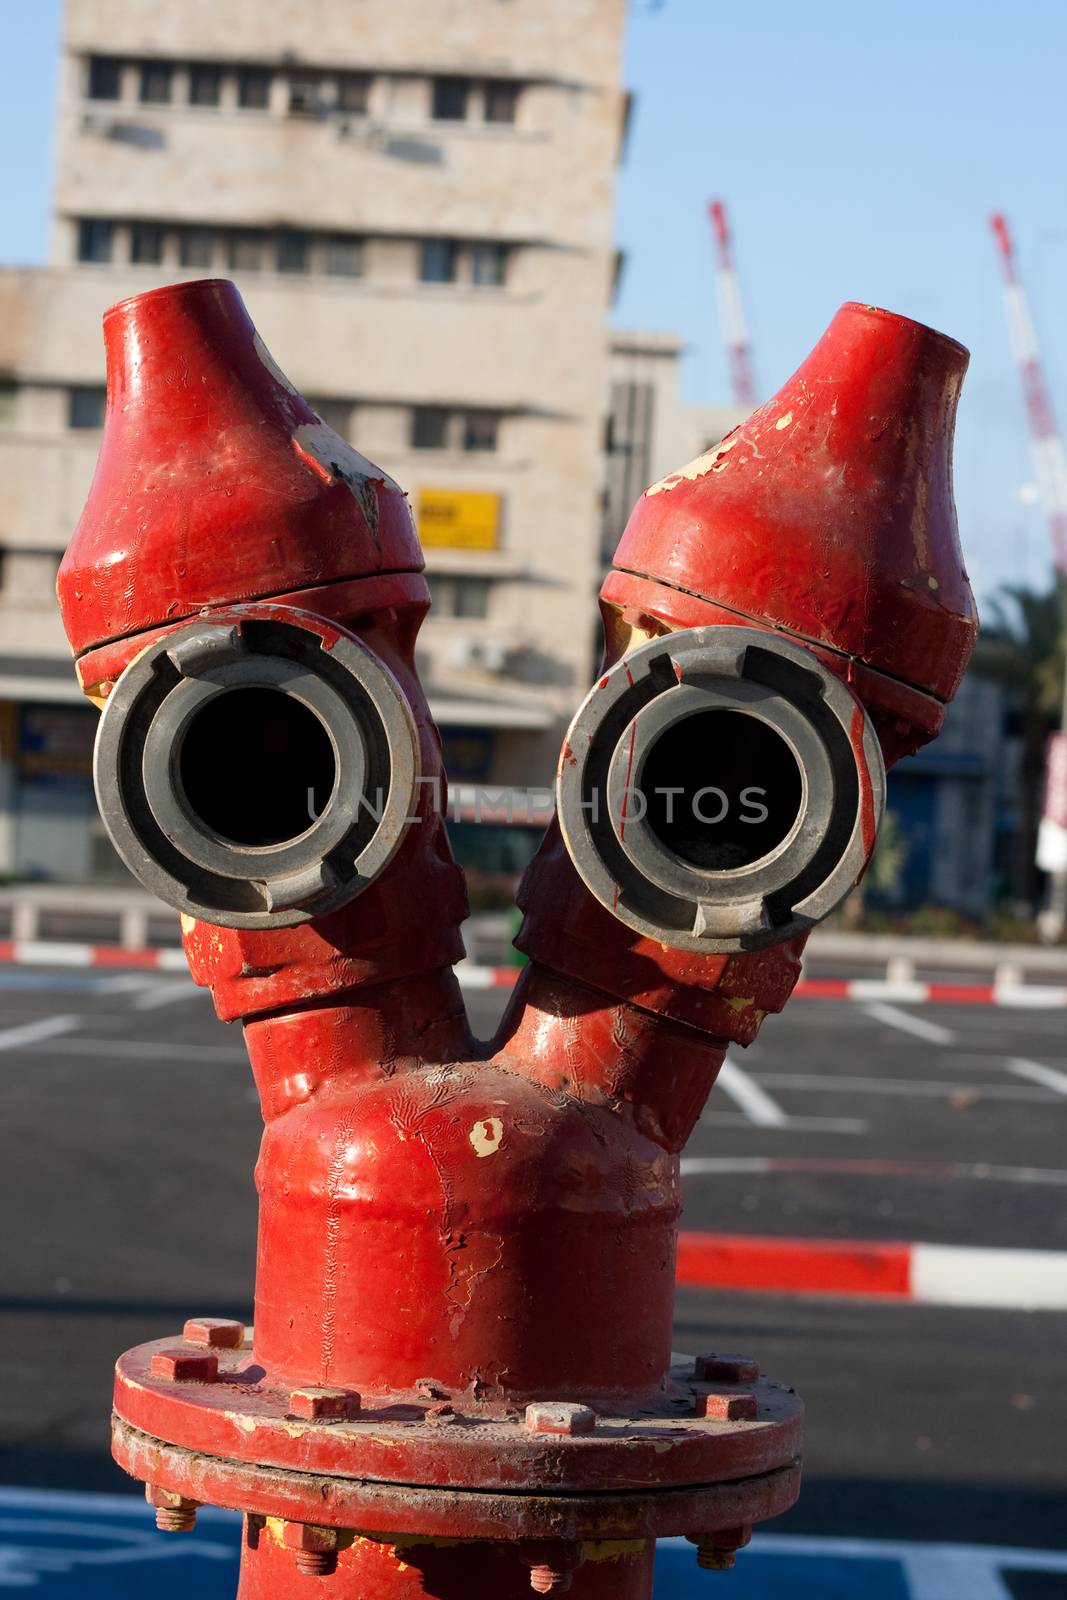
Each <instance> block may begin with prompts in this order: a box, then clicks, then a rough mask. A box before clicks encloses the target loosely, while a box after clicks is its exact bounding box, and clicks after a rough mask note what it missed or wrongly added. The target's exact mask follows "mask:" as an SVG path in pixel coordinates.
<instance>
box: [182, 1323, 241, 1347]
mask: <svg viewBox="0 0 1067 1600" xmlns="http://www.w3.org/2000/svg"><path fill="white" fill-rule="evenodd" d="M182 1338H183V1339H184V1340H185V1341H186V1343H187V1344H204V1345H208V1346H209V1347H211V1348H212V1349H215V1350H239V1349H240V1348H241V1346H242V1345H243V1344H244V1339H245V1325H244V1323H243V1322H234V1321H232V1320H231V1318H229V1317H191V1318H190V1320H189V1321H188V1322H187V1323H186V1324H185V1327H184V1328H183V1329H182Z"/></svg>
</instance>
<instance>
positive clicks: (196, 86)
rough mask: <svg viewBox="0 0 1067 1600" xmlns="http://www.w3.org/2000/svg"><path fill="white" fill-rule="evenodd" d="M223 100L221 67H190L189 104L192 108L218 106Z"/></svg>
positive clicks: (198, 65)
mask: <svg viewBox="0 0 1067 1600" xmlns="http://www.w3.org/2000/svg"><path fill="white" fill-rule="evenodd" d="M221 99H222V69H221V67H206V66H204V65H202V64H200V63H197V64H196V65H194V66H192V67H190V68H189V104H190V105H191V106H217V105H218V103H219V101H220V100H221Z"/></svg>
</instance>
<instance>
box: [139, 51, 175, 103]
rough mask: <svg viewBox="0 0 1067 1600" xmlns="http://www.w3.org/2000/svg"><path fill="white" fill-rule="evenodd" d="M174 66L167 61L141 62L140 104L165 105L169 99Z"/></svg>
mask: <svg viewBox="0 0 1067 1600" xmlns="http://www.w3.org/2000/svg"><path fill="white" fill-rule="evenodd" d="M173 77H174V68H173V67H172V66H171V64H170V62H169V61H145V62H142V64H141V104H142V105H146V106H165V105H167V104H168V103H169V101H170V92H171V85H172V81H173Z"/></svg>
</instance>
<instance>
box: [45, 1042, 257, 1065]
mask: <svg viewBox="0 0 1067 1600" xmlns="http://www.w3.org/2000/svg"><path fill="white" fill-rule="evenodd" d="M64 1049H65V1050H66V1051H67V1052H68V1053H69V1054H70V1055H79V1056H132V1057H133V1058H134V1060H137V1061H188V1062H190V1063H191V1062H194V1061H247V1060H248V1057H247V1055H246V1054H245V1052H244V1050H243V1049H241V1048H240V1047H239V1046H237V1047H235V1046H232V1045H224V1044H197V1043H196V1042H195V1040H190V1041H189V1042H188V1043H187V1044H183V1043H175V1044H164V1043H162V1042H161V1041H160V1040H158V1039H72V1040H71V1041H70V1043H69V1044H67V1045H65V1046H64Z"/></svg>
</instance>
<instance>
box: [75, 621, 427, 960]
mask: <svg viewBox="0 0 1067 1600" xmlns="http://www.w3.org/2000/svg"><path fill="white" fill-rule="evenodd" d="M93 775H94V781H95V785H96V797H97V802H98V804H99V807H100V813H101V816H102V817H103V820H104V825H105V827H106V828H107V831H108V834H109V836H110V838H111V841H112V843H113V844H114V846H115V849H116V850H117V851H118V853H119V855H120V856H121V857H122V859H123V861H124V862H125V863H126V865H127V866H128V867H129V869H130V871H131V872H132V873H133V874H134V876H135V877H136V878H138V879H139V880H140V882H141V883H143V884H144V886H145V888H147V889H150V890H151V891H152V892H153V894H157V895H159V897H160V898H161V899H162V900H166V901H168V902H169V904H170V905H172V906H175V907H176V908H177V909H178V910H179V911H183V912H185V913H186V914H187V915H189V916H192V917H196V918H199V919H201V920H202V921H205V922H211V923H215V924H217V925H219V926H221V927H228V928H288V927H293V926H295V925H296V924H297V923H301V922H306V921H307V920H308V919H309V918H310V917H313V916H322V915H324V914H325V913H326V912H329V911H334V910H336V909H337V908H338V907H340V906H342V905H345V904H346V903H347V902H348V901H350V900H352V899H354V898H355V896H356V895H358V894H360V893H361V892H362V890H364V889H365V888H366V887H367V886H368V884H370V883H371V882H372V881H373V880H374V879H375V878H376V877H377V876H378V875H379V873H381V872H382V870H383V869H384V868H385V866H386V865H387V864H388V862H389V861H390V860H391V859H392V856H393V854H394V853H395V851H396V849H397V847H398V846H399V844H400V841H401V839H402V838H403V836H404V833H405V831H406V828H407V826H408V824H409V822H410V821H411V820H412V816H413V812H414V807H415V804H416V797H417V793H418V777H419V761H418V734H417V730H416V727H415V721H414V718H413V716H412V713H411V708H410V707H409V705H408V702H407V699H406V697H405V695H404V693H403V691H402V690H401V688H400V686H399V684H398V683H397V682H396V679H395V678H394V677H393V675H392V674H391V673H390V672H389V671H388V669H387V668H386V667H385V666H384V665H383V664H382V663H381V662H380V661H379V660H378V658H377V657H376V656H374V655H372V654H371V653H370V651H369V650H367V649H365V647H364V646H363V645H362V644H361V643H360V642H359V640H358V639H357V638H356V637H355V636H354V635H353V634H351V633H349V632H348V631H347V630H346V629H344V628H340V627H339V626H338V625H337V624H335V623H332V622H331V623H328V624H327V623H325V622H323V621H322V619H320V618H317V617H314V616H311V615H310V614H306V613H302V612H299V611H295V610H292V609H291V608H281V607H278V606H271V607H256V606H254V605H250V606H245V607H241V608H239V609H234V610H231V611H227V612H224V613H219V614H216V615H215V616H211V617H201V618H199V619H198V620H197V621H196V622H192V623H189V624H187V625H186V626H185V627H182V628H178V629H177V630H176V631H175V632H173V633H168V634H166V635H165V636H164V637H163V638H161V639H158V640H156V642H155V643H154V644H152V645H150V646H149V647H148V649H146V650H145V651H143V652H142V654H141V655H139V656H137V657H136V658H135V660H133V661H132V662H131V663H130V665H129V666H128V667H127V668H126V670H125V672H123V674H122V676H121V677H120V678H119V679H118V681H117V683H116V684H115V687H114V689H113V691H112V693H111V695H110V696H109V698H108V700H107V701H106V703H105V707H104V712H103V716H102V717H101V720H100V726H99V729H98V732H97V738H96V749H95V753H94V759H93Z"/></svg>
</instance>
